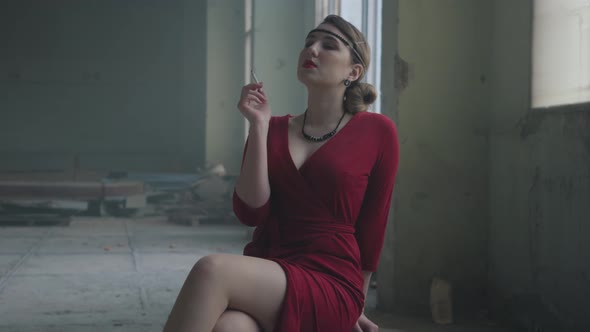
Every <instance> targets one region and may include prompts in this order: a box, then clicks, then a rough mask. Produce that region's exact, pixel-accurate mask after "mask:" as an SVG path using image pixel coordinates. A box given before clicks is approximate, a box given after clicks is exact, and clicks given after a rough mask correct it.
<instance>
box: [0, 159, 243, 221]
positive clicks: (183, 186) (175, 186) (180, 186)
mask: <svg viewBox="0 0 590 332" xmlns="http://www.w3.org/2000/svg"><path fill="white" fill-rule="evenodd" d="M60 174H61V173H59V172H56V171H53V172H49V173H47V174H43V172H30V173H29V174H28V173H27V172H16V173H12V174H11V173H6V172H4V173H0V226H2V225H4V226H6V225H13V224H16V225H48V224H51V222H49V220H51V217H50V216H53V219H54V220H55V223H54V224H58V225H66V224H67V222H65V220H67V219H68V218H69V217H71V216H79V215H86V216H115V217H133V216H158V215H164V216H167V217H168V220H169V221H170V222H173V223H178V224H182V225H189V226H190V225H198V224H207V223H212V224H231V223H234V221H235V217H234V215H233V212H232V206H231V198H232V193H233V187H234V185H235V178H236V177H235V176H230V175H227V172H226V171H225V168H224V167H223V165H220V164H218V165H215V166H213V167H210V168H208V169H206V170H202V171H199V172H198V173H150V172H125V171H112V172H109V173H107V174H100V173H92V172H87V173H81V172H77V174H76V176H75V177H74V178H73V179H72V177H71V176H70V175H69V174H67V173H65V172H63V174H61V176H60Z"/></svg>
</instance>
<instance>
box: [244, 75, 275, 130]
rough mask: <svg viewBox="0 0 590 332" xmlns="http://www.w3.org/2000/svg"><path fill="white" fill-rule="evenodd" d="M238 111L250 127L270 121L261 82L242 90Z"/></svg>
mask: <svg viewBox="0 0 590 332" xmlns="http://www.w3.org/2000/svg"><path fill="white" fill-rule="evenodd" d="M238 109H239V110H240V112H241V113H242V115H243V116H244V117H245V118H246V119H247V120H248V121H249V122H250V124H251V125H252V124H258V123H268V122H269V121H270V117H271V113H270V105H269V104H268V100H267V99H266V94H265V93H264V91H263V90H262V82H261V83H251V84H248V85H245V86H244V87H243V88H242V94H241V96H240V101H239V102H238Z"/></svg>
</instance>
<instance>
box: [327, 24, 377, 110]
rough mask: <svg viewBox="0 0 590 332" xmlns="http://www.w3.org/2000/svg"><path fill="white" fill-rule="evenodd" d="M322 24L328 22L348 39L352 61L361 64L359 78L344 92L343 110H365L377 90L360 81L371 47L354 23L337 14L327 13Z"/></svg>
mask: <svg viewBox="0 0 590 332" xmlns="http://www.w3.org/2000/svg"><path fill="white" fill-rule="evenodd" d="M322 24H330V25H332V26H334V27H335V28H336V29H338V30H339V31H340V32H341V33H342V35H343V37H344V38H345V39H346V40H348V41H349V43H348V46H349V47H351V51H350V55H351V58H352V62H353V63H356V64H360V65H362V66H363V70H362V73H361V75H360V76H359V78H358V79H357V80H355V81H352V82H351V83H350V86H348V87H347V88H346V91H345V92H344V97H345V100H344V111H346V112H348V113H351V114H355V113H358V112H365V111H367V110H368V109H369V106H371V104H373V103H374V102H375V100H376V99H377V90H376V89H375V87H374V86H373V85H371V84H369V83H364V82H361V80H362V79H363V77H364V76H365V73H366V72H367V70H368V69H369V63H370V61H371V49H370V48H369V44H368V43H367V40H366V39H365V36H363V34H362V32H360V31H359V30H358V29H357V28H356V27H355V26H354V25H352V24H351V23H350V22H348V21H346V20H345V19H343V18H342V17H340V16H338V15H328V16H327V17H326V18H325V19H324V21H323V22H322Z"/></svg>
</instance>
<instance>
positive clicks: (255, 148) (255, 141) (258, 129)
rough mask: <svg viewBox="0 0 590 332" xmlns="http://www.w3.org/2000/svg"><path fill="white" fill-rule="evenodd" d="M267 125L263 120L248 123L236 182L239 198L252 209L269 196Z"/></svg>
mask: <svg viewBox="0 0 590 332" xmlns="http://www.w3.org/2000/svg"><path fill="white" fill-rule="evenodd" d="M268 127H269V123H264V122H262V123H255V124H251V125H250V133H249V136H248V146H247V148H246V149H245V150H246V151H245V152H244V161H243V163H242V170H241V171H240V175H239V176H238V179H237V182H236V193H237V194H238V196H239V198H240V199H241V200H242V201H243V202H244V203H246V205H248V206H249V207H251V208H253V209H255V208H259V207H261V206H263V205H264V204H265V203H266V202H268V200H269V198H270V183H269V182H268V166H267V165H268V155H267V147H266V141H267V135H268Z"/></svg>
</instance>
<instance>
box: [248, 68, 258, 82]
mask: <svg viewBox="0 0 590 332" xmlns="http://www.w3.org/2000/svg"><path fill="white" fill-rule="evenodd" d="M250 76H252V80H253V81H254V83H256V84H258V83H259V81H258V77H256V74H254V70H253V69H252V70H250Z"/></svg>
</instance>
